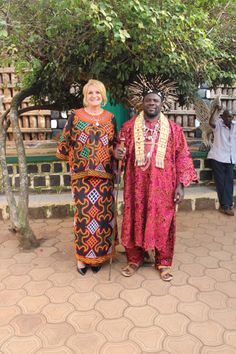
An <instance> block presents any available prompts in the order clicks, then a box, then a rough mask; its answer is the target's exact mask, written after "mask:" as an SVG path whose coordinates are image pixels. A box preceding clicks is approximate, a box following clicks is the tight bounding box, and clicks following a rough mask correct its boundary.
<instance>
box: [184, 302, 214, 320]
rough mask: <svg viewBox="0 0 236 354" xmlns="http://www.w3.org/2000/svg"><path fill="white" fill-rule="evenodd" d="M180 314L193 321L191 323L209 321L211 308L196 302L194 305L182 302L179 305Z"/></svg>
mask: <svg viewBox="0 0 236 354" xmlns="http://www.w3.org/2000/svg"><path fill="white" fill-rule="evenodd" d="M178 312H182V313H183V314H185V316H187V317H188V318H190V319H191V321H196V322H200V321H207V319H208V312H209V307H208V306H207V305H206V304H204V303H203V302H200V301H194V302H192V303H189V302H186V303H184V302H181V303H180V304H179V305H178Z"/></svg>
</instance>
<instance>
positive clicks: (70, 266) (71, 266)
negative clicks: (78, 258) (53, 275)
mask: <svg viewBox="0 0 236 354" xmlns="http://www.w3.org/2000/svg"><path fill="white" fill-rule="evenodd" d="M53 261H54V263H53V264H52V267H53V269H54V270H55V271H56V272H69V271H71V270H75V269H76V266H75V262H74V260H70V261H57V262H55V258H54V259H53Z"/></svg>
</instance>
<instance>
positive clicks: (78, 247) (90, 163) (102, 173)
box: [57, 80, 116, 275]
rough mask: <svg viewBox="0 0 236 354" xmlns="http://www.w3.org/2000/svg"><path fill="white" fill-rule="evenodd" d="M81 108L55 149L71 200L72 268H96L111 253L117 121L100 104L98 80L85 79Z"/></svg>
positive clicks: (103, 94) (101, 87) (101, 94)
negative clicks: (66, 169) (62, 163)
mask: <svg viewBox="0 0 236 354" xmlns="http://www.w3.org/2000/svg"><path fill="white" fill-rule="evenodd" d="M83 97H84V98H83V103H84V107H83V108H80V109H76V110H74V111H73V113H72V115H71V116H70V117H69V119H68V121H67V123H66V125H65V127H64V129H63V132H62V135H61V137H60V142H59V145H58V149H57V157H58V158H60V159H64V160H68V162H69V166H70V174H71V188H72V194H73V198H74V204H75V214H74V234H75V252H76V258H77V270H78V272H79V273H80V274H81V275H85V273H86V272H87V269H88V266H91V269H92V271H93V272H94V273H97V272H98V271H99V270H100V269H101V266H102V263H104V262H106V261H107V260H108V259H109V258H110V256H111V253H112V252H113V250H112V238H113V237H114V234H115V232H113V229H114V227H115V222H114V197H113V169H112V166H113V145H114V140H115V135H116V122H115V117H114V116H113V114H112V113H110V112H108V111H106V110H104V109H103V108H102V106H103V105H104V104H105V103H106V102H107V96H106V89H105V86H104V85H103V83H102V82H100V81H98V80H89V81H88V83H87V84H86V85H85V86H84V88H83Z"/></svg>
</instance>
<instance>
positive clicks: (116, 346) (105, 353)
mask: <svg viewBox="0 0 236 354" xmlns="http://www.w3.org/2000/svg"><path fill="white" fill-rule="evenodd" d="M111 353H112V354H121V353H130V354H142V353H143V352H142V351H141V349H140V348H139V347H138V346H137V344H135V343H134V342H131V341H124V342H121V343H109V342H108V343H106V344H105V345H104V346H103V347H102V349H101V351H100V354H111Z"/></svg>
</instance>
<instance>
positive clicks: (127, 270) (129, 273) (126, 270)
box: [121, 263, 139, 277]
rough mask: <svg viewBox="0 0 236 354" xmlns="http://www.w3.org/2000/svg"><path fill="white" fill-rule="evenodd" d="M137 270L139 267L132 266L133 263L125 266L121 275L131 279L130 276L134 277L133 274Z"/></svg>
mask: <svg viewBox="0 0 236 354" xmlns="http://www.w3.org/2000/svg"><path fill="white" fill-rule="evenodd" d="M138 268H139V265H137V264H134V263H128V264H127V266H126V267H125V268H123V269H122V272H121V274H122V275H123V276H124V277H132V275H134V273H135V272H137V270H138Z"/></svg>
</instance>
